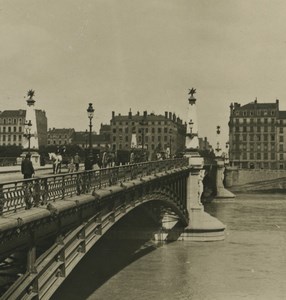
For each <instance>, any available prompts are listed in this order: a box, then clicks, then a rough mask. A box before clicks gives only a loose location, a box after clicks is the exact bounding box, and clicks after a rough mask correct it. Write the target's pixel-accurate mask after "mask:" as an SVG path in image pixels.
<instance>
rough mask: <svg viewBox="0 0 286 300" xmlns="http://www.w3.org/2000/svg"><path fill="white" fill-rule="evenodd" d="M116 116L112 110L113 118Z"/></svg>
mask: <svg viewBox="0 0 286 300" xmlns="http://www.w3.org/2000/svg"><path fill="white" fill-rule="evenodd" d="M114 117H115V112H114V111H112V119H113V118H114Z"/></svg>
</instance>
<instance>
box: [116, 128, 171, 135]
mask: <svg viewBox="0 0 286 300" xmlns="http://www.w3.org/2000/svg"><path fill="white" fill-rule="evenodd" d="M142 130H143V131H144V133H148V132H149V128H148V127H146V128H140V129H138V132H139V133H141V132H142ZM112 132H113V133H116V132H119V133H123V128H118V130H117V129H116V128H113V129H112ZM124 132H125V133H129V128H128V127H125V128H124ZM130 132H131V133H132V132H136V131H135V128H132V130H130ZM155 132H156V129H155V128H154V127H152V128H151V133H155ZM162 132H164V133H170V134H172V132H173V130H172V129H169V130H168V128H167V127H164V128H162V127H159V128H157V133H162Z"/></svg>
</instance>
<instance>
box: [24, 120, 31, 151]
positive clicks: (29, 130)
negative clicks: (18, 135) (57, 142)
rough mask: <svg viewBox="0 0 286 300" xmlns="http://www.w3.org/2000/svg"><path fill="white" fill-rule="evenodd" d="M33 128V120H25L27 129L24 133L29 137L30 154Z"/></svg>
mask: <svg viewBox="0 0 286 300" xmlns="http://www.w3.org/2000/svg"><path fill="white" fill-rule="evenodd" d="M31 129H32V122H31V120H29V122H27V121H26V122H25V131H26V133H25V134H24V136H25V137H26V138H27V139H28V154H30V150H31V149H30V148H31V144H30V142H31V136H32V134H31Z"/></svg>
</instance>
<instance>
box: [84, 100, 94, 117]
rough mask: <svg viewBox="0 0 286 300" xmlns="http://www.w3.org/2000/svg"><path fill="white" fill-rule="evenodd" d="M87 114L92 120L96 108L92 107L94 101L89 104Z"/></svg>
mask: <svg viewBox="0 0 286 300" xmlns="http://www.w3.org/2000/svg"><path fill="white" fill-rule="evenodd" d="M86 111H87V116H88V118H89V119H90V120H91V119H92V118H93V115H94V108H93V107H92V103H89V104H88V108H87V110H86Z"/></svg>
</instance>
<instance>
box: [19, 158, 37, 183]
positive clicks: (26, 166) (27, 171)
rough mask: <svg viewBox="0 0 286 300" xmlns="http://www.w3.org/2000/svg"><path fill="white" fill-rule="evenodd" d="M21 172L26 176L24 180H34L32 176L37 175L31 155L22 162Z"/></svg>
mask: <svg viewBox="0 0 286 300" xmlns="http://www.w3.org/2000/svg"><path fill="white" fill-rule="evenodd" d="M21 172H22V174H23V175H24V179H28V178H32V175H33V174H34V173H35V171H34V167H33V164H32V162H31V155H30V154H26V157H25V159H24V160H23V161H22V165H21Z"/></svg>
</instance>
